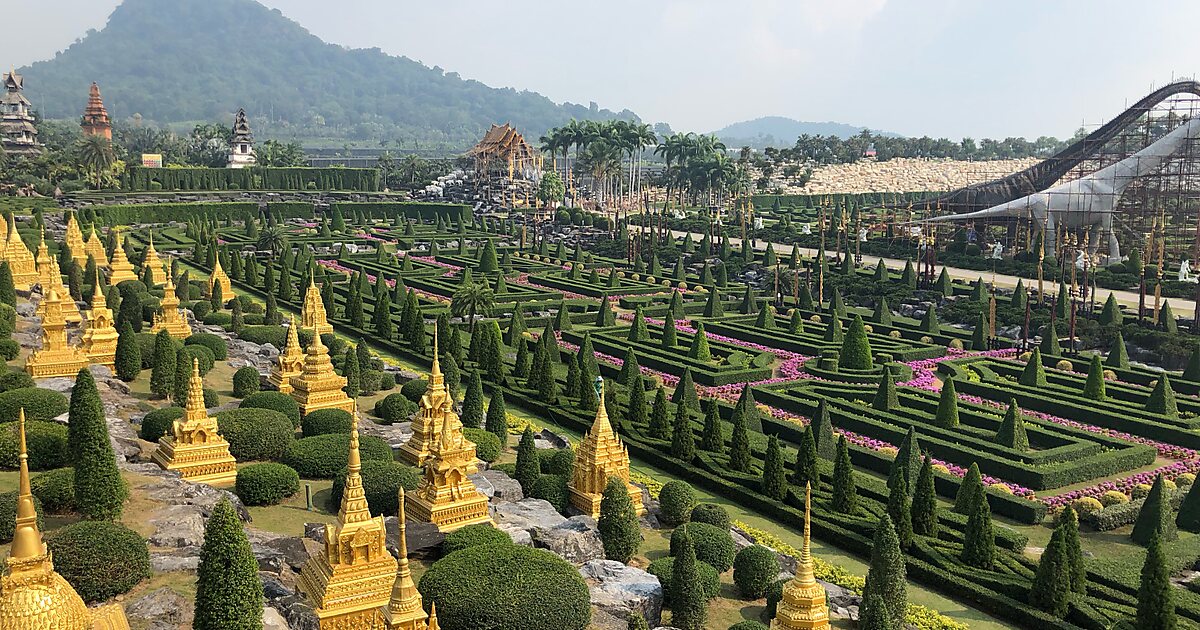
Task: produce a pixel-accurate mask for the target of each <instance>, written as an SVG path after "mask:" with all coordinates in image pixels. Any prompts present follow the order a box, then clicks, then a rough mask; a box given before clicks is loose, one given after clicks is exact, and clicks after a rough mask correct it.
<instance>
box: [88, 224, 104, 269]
mask: <svg viewBox="0 0 1200 630" xmlns="http://www.w3.org/2000/svg"><path fill="white" fill-rule="evenodd" d="M83 247H84V251H86V252H87V255H88V256H91V257H92V258H94V259H95V260H96V266H97V267H104V268H107V267H108V255H106V254H105V253H104V243H102V242H101V241H100V237H99V236H96V224H95V223H93V224H92V233H91V234H90V235H89V236H88V239H87V243H85V244H84V246H83Z"/></svg>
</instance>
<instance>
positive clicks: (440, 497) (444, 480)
mask: <svg viewBox="0 0 1200 630" xmlns="http://www.w3.org/2000/svg"><path fill="white" fill-rule="evenodd" d="M430 396H431V392H428V391H427V392H426V393H425V396H422V397H421V413H420V415H419V416H418V420H419V422H417V421H414V423H413V426H414V427H417V426H418V425H420V426H421V428H422V430H423V431H424V432H425V435H426V437H427V438H428V436H429V435H430V433H429V429H428V426H427V425H429V424H434V423H437V422H438V421H439V420H440V427H439V431H438V435H437V440H436V441H434V443H433V449H432V452H431V453H430V455H429V458H428V460H426V462H425V475H424V476H423V477H422V478H421V485H420V486H419V487H418V488H417V489H416V490H414V491H412V493H411V495H412V496H411V497H410V499H411V501H412V505H411V506H410V509H411V513H412V515H413V520H414V521H418V522H421V523H433V524H434V525H437V526H438V529H440V530H441V531H443V532H450V531H454V530H456V529H459V528H461V527H466V526H467V525H475V524H478V523H490V522H491V517H490V516H489V514H488V500H487V497H486V496H484V495H483V494H482V493H480V492H479V490H478V489H477V488H476V487H475V483H474V482H472V481H471V478H470V477H469V476H468V475H470V474H471V473H472V472H473V471H474V470H475V444H474V443H473V442H471V441H470V440H467V439H465V438H464V437H463V427H462V423H461V422H459V421H458V415H457V414H455V413H454V410H453V409H452V408H451V407H450V405H449V404H446V403H445V402H443V401H442V400H441V397H442V396H445V387H444V386H443V387H442V389H441V391H440V393H438V394H437V396H438V397H439V398H438V402H443V404H441V405H440V406H438V407H437V408H436V409H435V408H433V405H434V403H435V401H434V399H433V398H431V397H430ZM414 430H415V429H414ZM405 446H406V447H407V446H408V444H405ZM402 452H403V449H402Z"/></svg>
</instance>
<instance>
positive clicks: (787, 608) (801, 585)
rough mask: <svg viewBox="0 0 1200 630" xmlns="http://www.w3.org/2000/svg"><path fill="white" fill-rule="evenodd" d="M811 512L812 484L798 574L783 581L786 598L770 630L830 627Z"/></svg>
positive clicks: (822, 629) (808, 491) (808, 489)
mask: <svg viewBox="0 0 1200 630" xmlns="http://www.w3.org/2000/svg"><path fill="white" fill-rule="evenodd" d="M811 513H812V484H805V488H804V544H803V546H801V547H800V557H799V558H796V577H794V578H792V579H790V580H788V581H787V583H786V584H784V585H783V599H782V600H780V602H779V606H778V608H777V610H776V612H775V619H774V620H772V621H771V630H827V629H828V628H829V605H828V603H827V602H826V600H825V587H824V586H821V583H820V582H817V578H816V576H815V575H813V560H812V545H811V543H810V530H811V523H810V517H811Z"/></svg>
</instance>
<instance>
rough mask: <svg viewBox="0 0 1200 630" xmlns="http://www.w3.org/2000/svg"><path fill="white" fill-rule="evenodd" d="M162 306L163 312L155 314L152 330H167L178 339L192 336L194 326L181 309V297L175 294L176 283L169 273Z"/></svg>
mask: <svg viewBox="0 0 1200 630" xmlns="http://www.w3.org/2000/svg"><path fill="white" fill-rule="evenodd" d="M160 306H161V307H162V312H160V313H155V314H154V325H153V326H152V327H151V328H150V332H154V333H157V332H158V331H160V330H165V331H167V332H168V333H170V335H171V336H172V337H174V338H176V339H186V338H188V337H189V336H191V334H192V327H191V326H190V325H188V323H187V318H186V317H184V316H183V312H182V311H180V310H179V298H178V297H176V296H175V283H174V282H173V281H172V280H171V274H169V273H168V274H167V285H166V287H165V288H164V289H163V297H162V300H161V301H160Z"/></svg>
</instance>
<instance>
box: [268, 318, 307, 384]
mask: <svg viewBox="0 0 1200 630" xmlns="http://www.w3.org/2000/svg"><path fill="white" fill-rule="evenodd" d="M296 330H297V329H296V318H294V317H293V318H290V319H289V320H288V329H287V342H286V343H285V344H284V347H283V351H281V352H280V353H279V356H278V357H277V358H276V359H275V362H274V363H272V364H271V373H270V374H269V375H268V376H267V382H269V383H271V384H272V385H274V386H275V389H278V390H279V391H280V392H283V393H284V394H290V393H292V377H293V376H300V375H301V374H303V373H304V351H303V350H301V349H300V334H299V333H298V332H296Z"/></svg>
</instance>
